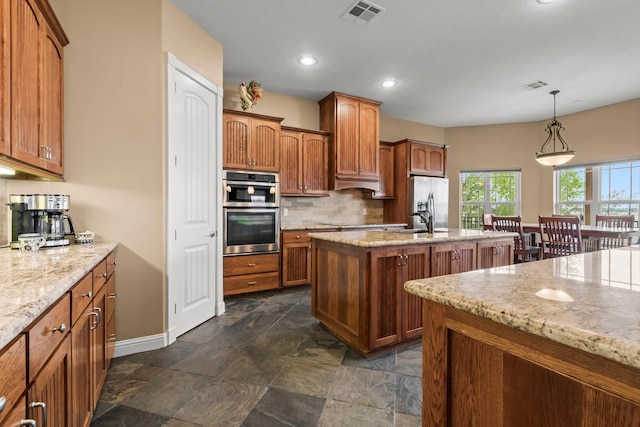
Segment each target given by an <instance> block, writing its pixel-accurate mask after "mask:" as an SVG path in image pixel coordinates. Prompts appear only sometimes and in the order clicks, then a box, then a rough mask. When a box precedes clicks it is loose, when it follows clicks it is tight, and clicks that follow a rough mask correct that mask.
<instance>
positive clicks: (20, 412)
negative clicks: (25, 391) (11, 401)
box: [0, 396, 27, 427]
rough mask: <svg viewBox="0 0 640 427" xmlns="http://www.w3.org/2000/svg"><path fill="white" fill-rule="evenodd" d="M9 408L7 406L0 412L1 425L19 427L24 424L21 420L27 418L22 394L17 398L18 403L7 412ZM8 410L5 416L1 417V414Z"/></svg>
mask: <svg viewBox="0 0 640 427" xmlns="http://www.w3.org/2000/svg"><path fill="white" fill-rule="evenodd" d="M10 410H11V408H9V407H7V408H5V410H4V411H5V412H3V413H0V421H2V424H0V425H2V426H3V427H20V426H24V425H25V424H23V423H22V422H23V421H25V420H26V418H27V400H26V399H25V397H24V396H22V397H21V398H20V399H18V403H16V406H14V407H13V410H11V412H9V411H10ZM7 412H9V413H8V414H7V415H6V418H4V419H3V418H2V415H4V414H5V413H7Z"/></svg>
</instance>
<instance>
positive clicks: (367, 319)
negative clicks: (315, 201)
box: [309, 229, 516, 356]
mask: <svg viewBox="0 0 640 427" xmlns="http://www.w3.org/2000/svg"><path fill="white" fill-rule="evenodd" d="M424 231H425V230H424V229H422V230H411V229H409V230H407V229H398V230H386V231H346V232H324V233H310V234H309V236H310V237H311V238H312V255H311V256H312V263H311V264H312V274H311V312H312V314H313V315H314V316H315V317H316V318H317V319H318V320H319V321H320V322H321V323H322V324H323V326H324V327H325V328H327V329H328V330H329V331H331V332H332V333H333V334H334V335H336V336H337V337H339V338H340V339H341V340H342V341H344V342H345V343H346V344H347V345H349V346H350V347H351V348H353V349H354V350H355V351H357V352H358V353H359V354H361V355H363V356H371V355H375V354H380V353H384V352H388V351H391V350H393V349H395V348H398V347H402V346H408V345H411V344H413V343H416V342H419V340H420V337H421V335H422V310H423V309H422V306H423V305H422V299H421V298H420V297H417V296H414V295H410V294H409V293H407V292H405V291H404V289H403V288H402V285H403V283H404V282H406V281H407V280H411V279H419V278H424V277H433V276H440V275H445V274H451V273H457V272H463V271H470V270H475V269H476V268H485V267H492V266H497V265H507V264H511V263H512V262H513V237H514V236H515V235H516V234H513V233H503V232H494V231H478V230H456V229H449V230H436V232H435V233H433V234H429V233H425V232H424Z"/></svg>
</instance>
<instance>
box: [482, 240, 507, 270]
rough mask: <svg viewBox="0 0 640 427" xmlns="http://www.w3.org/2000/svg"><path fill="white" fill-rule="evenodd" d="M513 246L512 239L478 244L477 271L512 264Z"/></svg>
mask: <svg viewBox="0 0 640 427" xmlns="http://www.w3.org/2000/svg"><path fill="white" fill-rule="evenodd" d="M513 244H514V243H513V238H509V239H504V240H489V241H486V242H478V250H477V252H478V259H477V261H476V265H477V267H478V269H480V268H492V267H501V266H503V265H510V264H513Z"/></svg>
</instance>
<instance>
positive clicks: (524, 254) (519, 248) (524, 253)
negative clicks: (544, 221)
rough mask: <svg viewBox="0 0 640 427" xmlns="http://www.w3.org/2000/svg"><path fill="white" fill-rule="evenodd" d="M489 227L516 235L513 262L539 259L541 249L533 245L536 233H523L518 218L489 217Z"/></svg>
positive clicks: (520, 219) (519, 218)
mask: <svg viewBox="0 0 640 427" xmlns="http://www.w3.org/2000/svg"><path fill="white" fill-rule="evenodd" d="M491 226H492V229H493V230H495V231H506V232H512V233H518V237H514V238H513V256H514V262H516V263H520V262H528V261H536V260H539V259H541V253H542V248H540V247H539V246H537V245H536V244H535V241H536V237H535V236H536V233H526V234H525V233H524V231H523V230H522V218H521V217H520V216H497V215H492V216H491Z"/></svg>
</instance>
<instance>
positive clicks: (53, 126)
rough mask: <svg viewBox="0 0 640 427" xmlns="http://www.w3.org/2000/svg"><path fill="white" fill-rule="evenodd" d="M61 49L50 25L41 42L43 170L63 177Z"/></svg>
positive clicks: (45, 28)
mask: <svg viewBox="0 0 640 427" xmlns="http://www.w3.org/2000/svg"><path fill="white" fill-rule="evenodd" d="M62 58H63V56H62V46H61V45H60V43H59V42H58V41H57V39H56V37H55V35H54V34H53V32H52V31H51V29H50V28H49V26H48V25H44V38H43V42H42V78H43V83H42V103H43V105H42V115H43V117H42V128H41V145H43V146H44V147H45V148H44V149H45V152H44V153H41V156H42V157H43V158H44V163H43V164H44V168H45V169H47V170H49V171H51V172H54V173H57V174H60V175H62V174H63V173H64V169H63V160H62V159H63V145H62V141H63V138H62V129H63V122H64V121H63V118H62V115H63V111H64V104H63V99H62V87H63V60H62Z"/></svg>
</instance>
